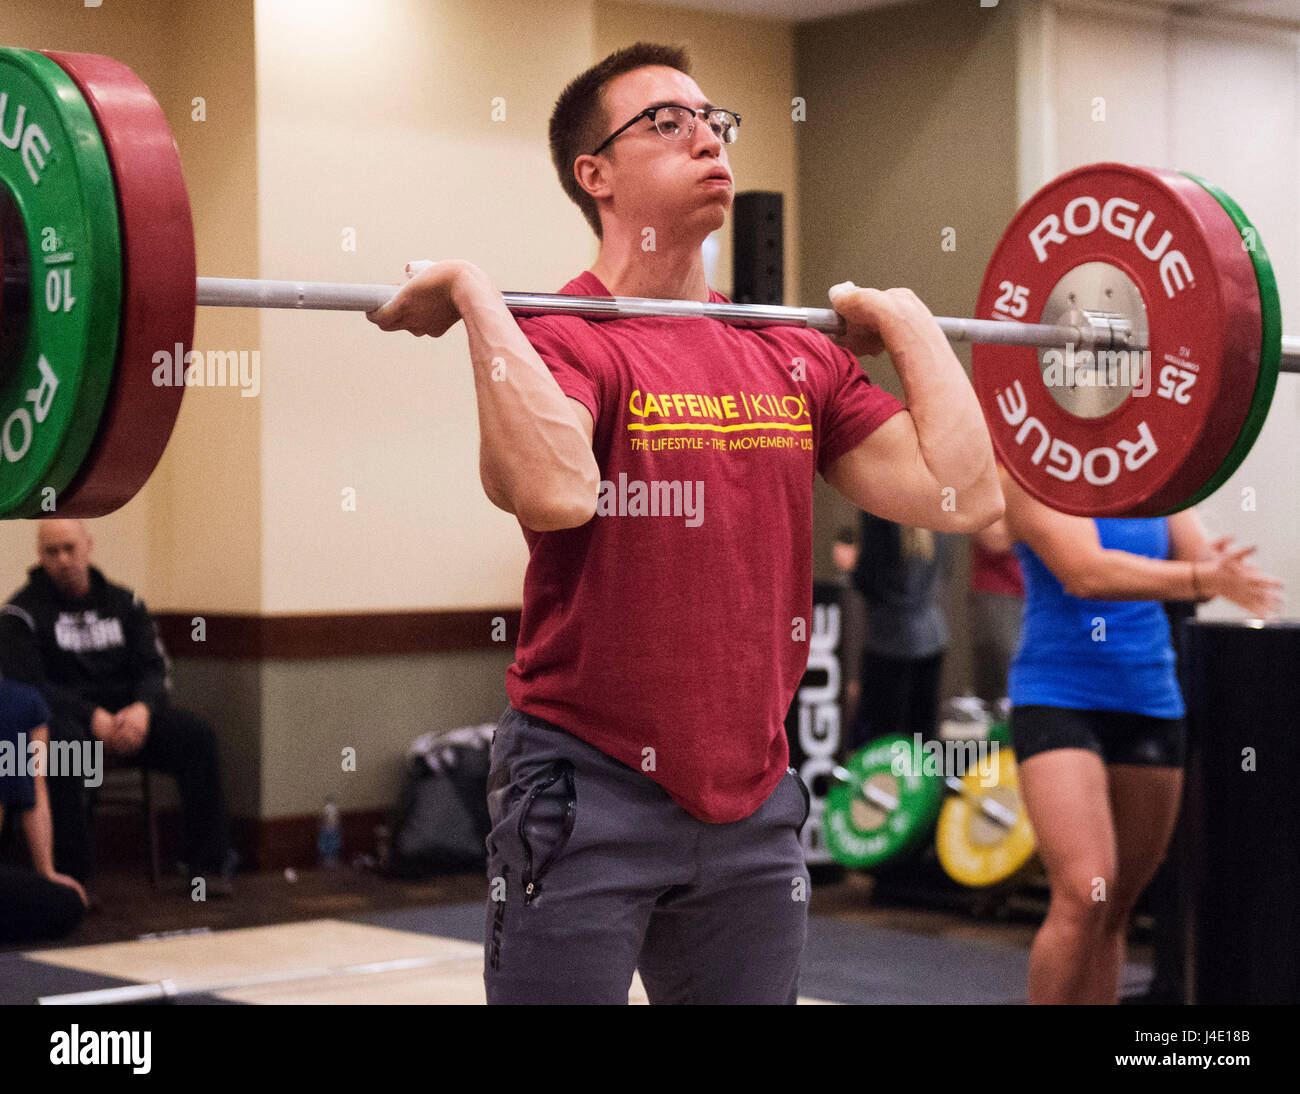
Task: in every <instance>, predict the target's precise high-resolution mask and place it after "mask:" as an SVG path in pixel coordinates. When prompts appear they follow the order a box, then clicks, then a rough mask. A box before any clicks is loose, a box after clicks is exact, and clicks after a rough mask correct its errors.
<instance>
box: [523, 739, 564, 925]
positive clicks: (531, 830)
mask: <svg viewBox="0 0 1300 1094" xmlns="http://www.w3.org/2000/svg"><path fill="white" fill-rule="evenodd" d="M577 812H578V790H577V787H576V785H575V784H574V778H573V764H572V763H571V762H570V761H568V760H556V761H555V763H553V764H552V765H551V768H550V770H549V771H548V772H547V773H546V774H545V775H544V776H543V777H542V779H541V781H540V782H538V783H537V784H536V785H535V786H533V787H532V788H531V789H530V790H529V791H528V794H527V796H526V797H525V798H524V803H523V806H522V807H521V808H520V810H519V842H520V843H521V844H522V846H523V849H524V869H523V875H522V878H521V881H522V884H523V887H524V903H525V904H530V903H532V901H533V899H534V898H535V897H537V896H539V895H540V894H541V891H542V882H543V881H544V880H545V879H546V874H547V872H548V871H549V870H550V869H551V867H552V866H553V865H554V864H555V861H556V859H558V858H559V857H560V855H561V854H562V853H563V851H564V848H565V846H566V845H567V844H568V842H569V837H570V836H571V835H572V834H573V824H574V821H575V820H576V819H577Z"/></svg>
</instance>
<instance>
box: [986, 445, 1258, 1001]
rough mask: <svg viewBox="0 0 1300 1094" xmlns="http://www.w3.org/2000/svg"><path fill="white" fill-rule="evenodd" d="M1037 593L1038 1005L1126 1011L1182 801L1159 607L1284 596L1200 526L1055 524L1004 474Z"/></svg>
mask: <svg viewBox="0 0 1300 1094" xmlns="http://www.w3.org/2000/svg"><path fill="white" fill-rule="evenodd" d="M1002 490H1003V494H1004V496H1005V498H1006V520H1007V525H1008V527H1009V529H1010V531H1011V535H1012V538H1013V539H1014V541H1015V551H1016V555H1017V557H1018V558H1019V560H1020V565H1021V569H1022V571H1023V572H1024V577H1025V617H1024V628H1023V630H1022V632H1021V638H1020V649H1019V651H1018V652H1017V654H1016V658H1015V661H1014V662H1013V664H1012V667H1011V677H1010V682H1009V687H1008V691H1009V693H1010V699H1011V738H1012V744H1013V746H1014V748H1015V754H1016V764H1017V769H1018V772H1019V778H1020V792H1021V795H1022V797H1023V798H1024V802H1025V807H1026V809H1027V810H1028V812H1029V819H1030V822H1031V823H1032V824H1033V827H1034V833H1035V835H1036V836H1037V838H1038V849H1039V854H1040V856H1041V857H1042V860H1043V865H1044V866H1045V867H1046V870H1047V876H1048V881H1049V884H1050V885H1051V904H1050V906H1049V908H1048V913H1047V917H1046V919H1045V920H1044V921H1043V925H1042V927H1041V928H1040V929H1039V932H1038V934H1037V936H1036V937H1035V939H1034V944H1033V947H1032V949H1031V950H1030V958H1029V1002H1031V1003H1115V1002H1118V1000H1119V978H1120V970H1121V968H1122V967H1123V963H1124V955H1125V940H1126V935H1127V929H1128V919H1129V915H1130V913H1131V912H1132V910H1133V906H1134V904H1136V903H1137V899H1138V897H1139V895H1141V893H1142V890H1143V889H1144V888H1146V885H1147V883H1148V882H1149V881H1150V880H1151V877H1152V875H1153V874H1154V873H1155V870H1156V867H1157V866H1159V864H1160V862H1161V860H1162V859H1163V858H1164V856H1165V851H1166V849H1167V847H1168V845H1169V838H1170V836H1171V834H1172V833H1173V829H1174V822H1175V820H1176V819H1177V815H1178V801H1179V797H1180V795H1181V793H1182V763H1183V700H1182V695H1181V693H1180V692H1179V689H1178V681H1177V679H1176V677H1175V675H1174V653H1173V648H1172V646H1171V644H1170V636H1169V624H1168V622H1167V620H1166V617H1165V614H1164V609H1163V607H1162V605H1161V603H1160V602H1161V601H1166V600H1208V599H1210V598H1211V597H1215V596H1222V597H1226V598H1227V599H1228V600H1231V601H1232V602H1233V603H1235V604H1238V605H1240V606H1241V607H1243V608H1245V609H1246V610H1247V611H1248V612H1250V613H1251V614H1252V615H1257V616H1265V615H1270V614H1272V613H1273V612H1275V611H1276V610H1277V607H1278V593H1277V590H1278V589H1279V588H1280V582H1278V581H1276V580H1275V579H1273V578H1271V577H1268V576H1266V575H1265V574H1263V573H1261V572H1260V571H1259V570H1258V569H1256V568H1255V567H1254V566H1253V565H1251V564H1250V563H1249V562H1247V561H1246V557H1247V556H1248V555H1249V554H1250V553H1251V551H1253V550H1254V548H1249V547H1248V548H1238V547H1234V546H1232V544H1231V542H1230V541H1231V537H1224V538H1223V539H1220V540H1218V541H1216V542H1214V543H1211V542H1210V541H1209V540H1208V538H1207V537H1206V535H1205V531H1204V529H1203V528H1202V526H1201V523H1200V521H1199V519H1198V518H1197V516H1196V514H1195V512H1193V511H1191V510H1187V511H1185V512H1182V513H1177V514H1175V515H1173V516H1171V517H1159V518H1154V519H1134V520H1100V519H1099V520H1091V519H1088V518H1086V517H1072V516H1067V515H1065V514H1064V513H1058V512H1056V511H1055V510H1053V509H1049V508H1048V507H1047V506H1045V505H1043V504H1042V503H1041V502H1039V501H1037V500H1035V499H1034V498H1032V497H1030V496H1029V495H1028V494H1026V493H1025V492H1024V490H1022V489H1021V488H1020V486H1019V485H1018V484H1017V483H1016V482H1015V480H1013V479H1012V478H1011V477H1010V476H1009V475H1008V474H1007V473H1006V471H1005V470H1004V471H1003V472H1002Z"/></svg>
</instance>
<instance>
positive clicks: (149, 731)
mask: <svg viewBox="0 0 1300 1094" xmlns="http://www.w3.org/2000/svg"><path fill="white" fill-rule="evenodd" d="M36 543H37V557H38V559H39V563H38V565H36V566H33V567H32V568H31V570H29V571H28V577H29V580H28V582H27V584H26V585H24V586H23V587H22V588H21V589H19V590H18V592H17V593H15V594H14V595H13V596H12V597H11V598H10V600H9V603H7V604H6V605H4V607H3V608H0V670H2V671H3V673H4V675H5V677H6V678H7V679H10V680H17V681H19V682H20V683H25V684H30V685H31V686H32V687H34V688H36V689H37V691H39V692H40V693H41V695H42V697H43V698H44V699H45V702H46V703H47V704H48V705H49V708H50V714H51V717H50V722H49V728H50V739H51V740H56V741H57V740H66V741H85V740H97V741H101V742H103V751H104V755H105V757H106V758H107V759H108V760H109V761H110V762H114V763H119V764H128V765H135V766H139V767H143V768H147V769H148V770H150V771H165V772H167V773H168V774H169V775H171V776H173V777H174V778H175V779H176V784H177V787H178V789H179V790H180V796H181V805H182V808H183V810H184V816H185V854H186V861H187V864H188V866H189V869H190V872H191V874H192V875H199V876H204V877H205V878H206V885H205V889H206V894H207V895H208V896H228V895H230V893H231V878H232V876H233V872H234V861H235V856H234V855H233V854H232V853H231V850H230V837H229V825H228V822H227V818H226V807H225V801H224V799H223V796H222V791H221V775H220V765H219V763H218V758H217V743H216V737H215V736H214V734H213V732H212V728H211V727H210V726H209V725H208V724H207V723H206V722H204V721H202V720H201V719H199V718H197V717H196V716H194V715H193V714H190V713H188V712H187V711H184V710H181V709H179V708H177V707H173V706H171V705H170V703H169V702H168V693H169V690H170V682H169V679H168V665H167V658H166V654H165V653H164V651H163V647H162V642H161V641H160V640H159V638H158V632H157V630H156V629H155V627H154V623H153V620H152V619H151V618H150V616H149V612H148V611H147V609H146V608H145V606H144V602H143V601H141V600H140V598H139V597H137V596H136V595H135V594H134V593H133V592H132V591H131V590H130V589H126V588H123V587H122V586H120V585H114V584H112V583H111V582H110V581H108V580H106V579H105V577H104V575H103V574H102V573H100V571H99V570H98V569H96V568H95V567H94V566H92V565H91V550H92V548H93V546H94V544H93V541H92V540H91V537H90V533H89V532H88V531H87V529H86V527H85V525H84V524H82V522H81V521H76V520H47V521H42V522H41V523H40V525H39V527H38V530H37V534H36ZM47 782H48V785H49V798H50V812H51V815H52V817H53V820H54V861H55V867H56V869H57V870H58V872H59V873H61V874H67V875H70V876H71V877H74V878H76V879H77V880H79V881H82V882H84V881H85V880H86V879H87V878H88V877H89V875H90V867H91V860H92V851H91V839H90V825H89V818H88V816H87V810H86V801H85V785H86V780H85V779H84V778H83V777H80V776H72V775H59V776H55V775H53V774H51V776H50V777H49V778H48V780H47Z"/></svg>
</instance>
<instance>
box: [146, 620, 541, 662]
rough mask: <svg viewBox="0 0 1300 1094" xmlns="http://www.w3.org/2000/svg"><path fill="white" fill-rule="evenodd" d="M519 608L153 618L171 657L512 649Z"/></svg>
mask: <svg viewBox="0 0 1300 1094" xmlns="http://www.w3.org/2000/svg"><path fill="white" fill-rule="evenodd" d="M519 615H520V612H519V609H518V608H482V609H476V610H472V611H445V612H436V611H434V612H346V613H340V614H334V615H266V616H258V615H226V614H220V613H215V612H161V613H158V614H156V615H155V616H154V619H155V620H156V621H157V623H158V630H159V632H160V633H161V635H162V640H163V645H164V646H166V648H167V652H168V654H169V655H170V656H172V657H175V658H249V659H252V660H274V659H305V658H313V657H382V656H390V655H393V654H402V653H449V652H453V651H458V650H501V649H506V650H509V649H513V648H514V643H515V639H516V638H517V637H518V635H519ZM501 620H504V621H505V622H504V628H503V627H502V624H501V622H500V621H501ZM503 630H504V636H503V634H502V632H503ZM200 636H201V637H200Z"/></svg>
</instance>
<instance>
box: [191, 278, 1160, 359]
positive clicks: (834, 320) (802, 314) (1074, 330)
mask: <svg viewBox="0 0 1300 1094" xmlns="http://www.w3.org/2000/svg"><path fill="white" fill-rule="evenodd" d="M396 292H397V287H396V286H393V285H351V284H345V283H338V282H332V281H268V280H259V279H252V278H235V277H200V278H198V279H197V285H196V293H197V302H198V304H199V306H200V307H215V308H283V309H302V310H307V311H373V310H374V309H375V308H378V307H381V306H382V305H384V304H387V303H388V302H389V301H390V300H391V299H392V298H393V296H394V294H395V293H396ZM501 296H502V299H503V300H504V301H505V305H506V308H507V309H508V310H509V311H510V312H511V314H512V315H516V316H519V317H521V318H523V317H529V316H537V315H569V316H577V317H579V318H582V319H645V318H655V317H666V318H681V319H715V320H717V321H718V322H721V323H728V324H730V325H733V326H740V327H745V326H755V327H768V326H777V327H803V328H805V329H807V330H816V331H821V332H822V333H824V334H829V335H842V334H844V333H845V331H846V330H847V324H846V323H845V321H844V317H843V316H842V315H840V314H839V313H838V312H836V311H834V310H833V309H831V308H799V307H787V306H785V305H781V304H721V303H718V304H715V303H706V302H704V301H696V300H660V299H656V298H652V297H645V296H569V295H564V294H560V293H526V292H503V293H502V294H501ZM1097 321H1098V327H1097V329H1095V330H1094V329H1092V328H1090V327H1084V326H1070V325H1064V324H1058V325H1054V326H1045V325H1042V324H1035V323H1016V322H1001V321H998V320H987V319H957V318H951V317H949V316H936V317H935V322H937V323H938V324H939V329H940V330H942V331H943V333H944V335H945V336H946V337H947V338H948V340H949V341H951V342H982V343H985V344H990V345H1002V346H1042V347H1049V346H1066V345H1076V346H1080V347H1087V348H1089V349H1091V348H1105V349H1110V348H1115V349H1120V348H1123V349H1132V350H1140V349H1145V348H1146V347H1145V346H1137V345H1131V344H1130V340H1129V339H1128V337H1127V336H1126V332H1125V331H1124V330H1123V329H1122V328H1121V327H1120V326H1119V325H1116V324H1112V323H1111V322H1110V321H1109V320H1105V319H1102V318H1101V317H1100V316H1098V320H1097ZM1102 324H1105V325H1104V326H1103V325H1102Z"/></svg>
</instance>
